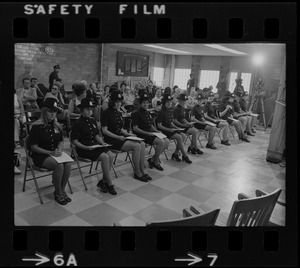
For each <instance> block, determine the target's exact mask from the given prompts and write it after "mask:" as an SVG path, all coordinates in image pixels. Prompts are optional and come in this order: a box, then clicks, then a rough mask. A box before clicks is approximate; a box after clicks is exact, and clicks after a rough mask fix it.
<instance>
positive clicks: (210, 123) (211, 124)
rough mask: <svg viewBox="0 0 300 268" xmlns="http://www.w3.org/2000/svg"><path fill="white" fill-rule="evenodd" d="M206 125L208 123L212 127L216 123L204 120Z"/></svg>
mask: <svg viewBox="0 0 300 268" xmlns="http://www.w3.org/2000/svg"><path fill="white" fill-rule="evenodd" d="M205 124H206V125H209V126H212V127H215V126H216V124H214V123H212V122H209V121H206V122H205Z"/></svg>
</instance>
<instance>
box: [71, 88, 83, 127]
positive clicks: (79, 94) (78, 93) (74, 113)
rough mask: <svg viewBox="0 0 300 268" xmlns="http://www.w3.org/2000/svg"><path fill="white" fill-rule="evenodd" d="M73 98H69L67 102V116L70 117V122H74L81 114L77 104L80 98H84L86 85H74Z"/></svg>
mask: <svg viewBox="0 0 300 268" xmlns="http://www.w3.org/2000/svg"><path fill="white" fill-rule="evenodd" d="M74 93H75V98H73V99H71V100H70V102H69V117H70V119H71V124H72V125H73V123H74V122H75V120H76V119H78V118H79V117H80V116H81V111H80V109H79V107H78V105H79V104H80V103H81V100H82V99H84V98H86V87H85V85H83V84H75V85H74Z"/></svg>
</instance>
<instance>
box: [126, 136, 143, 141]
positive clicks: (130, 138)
mask: <svg viewBox="0 0 300 268" xmlns="http://www.w3.org/2000/svg"><path fill="white" fill-rule="evenodd" d="M125 139H126V140H130V141H143V140H144V139H141V138H138V137H134V136H129V137H125Z"/></svg>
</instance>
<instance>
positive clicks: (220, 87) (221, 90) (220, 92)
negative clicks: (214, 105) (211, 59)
mask: <svg viewBox="0 0 300 268" xmlns="http://www.w3.org/2000/svg"><path fill="white" fill-rule="evenodd" d="M216 88H217V89H218V91H217V94H218V95H219V98H220V99H222V98H223V96H224V94H225V92H226V82H225V77H224V76H221V79H220V81H219V82H218V84H217V86H216Z"/></svg>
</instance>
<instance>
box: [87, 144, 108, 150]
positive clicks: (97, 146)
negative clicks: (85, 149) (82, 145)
mask: <svg viewBox="0 0 300 268" xmlns="http://www.w3.org/2000/svg"><path fill="white" fill-rule="evenodd" d="M108 146H111V145H110V144H95V145H91V147H92V148H93V149H96V148H103V147H108Z"/></svg>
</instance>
